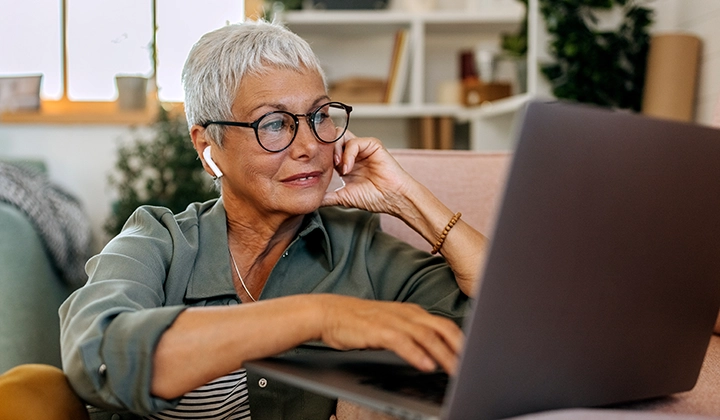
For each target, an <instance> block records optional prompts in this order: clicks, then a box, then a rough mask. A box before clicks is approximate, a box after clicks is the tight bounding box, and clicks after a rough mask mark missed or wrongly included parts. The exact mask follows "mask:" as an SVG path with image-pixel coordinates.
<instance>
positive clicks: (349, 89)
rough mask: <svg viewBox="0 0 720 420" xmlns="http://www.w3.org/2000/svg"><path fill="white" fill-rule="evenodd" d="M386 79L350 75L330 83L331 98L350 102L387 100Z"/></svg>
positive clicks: (377, 102)
mask: <svg viewBox="0 0 720 420" xmlns="http://www.w3.org/2000/svg"><path fill="white" fill-rule="evenodd" d="M385 85H386V83H385V80H382V79H375V78H369V77H350V78H346V79H341V80H336V81H334V82H332V83H331V84H330V92H329V93H330V98H332V100H333V101H340V102H345V103H348V104H379V103H382V102H384V100H385V90H386V88H385Z"/></svg>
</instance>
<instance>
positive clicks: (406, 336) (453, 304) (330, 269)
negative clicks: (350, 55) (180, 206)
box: [61, 22, 485, 418]
mask: <svg viewBox="0 0 720 420" xmlns="http://www.w3.org/2000/svg"><path fill="white" fill-rule="evenodd" d="M183 83H184V87H185V92H186V98H185V111H186V114H187V118H188V124H189V127H190V134H191V137H192V141H193V144H194V146H195V149H196V150H197V152H198V156H199V157H200V159H201V161H202V164H203V167H204V168H205V170H206V171H207V172H208V173H209V174H210V175H212V176H213V177H215V178H216V182H217V184H218V186H219V188H220V191H221V198H220V199H218V200H213V201H210V202H207V203H196V204H193V205H190V206H189V207H188V209H187V210H186V211H184V212H183V213H180V214H178V215H173V214H172V213H170V212H169V211H168V210H167V209H162V208H154V207H142V208H140V209H138V211H136V212H135V214H134V215H133V216H132V217H131V218H130V219H129V220H128V222H127V224H126V226H125V228H124V230H123V232H122V233H121V234H120V235H118V236H117V237H116V238H114V239H113V240H112V241H110V243H109V244H108V245H107V246H106V248H105V249H104V250H103V251H102V252H101V253H100V254H99V255H97V256H95V257H93V258H92V259H91V260H90V261H89V262H88V265H87V271H88V273H89V277H90V279H89V281H88V284H87V285H86V286H85V287H83V288H82V289H81V290H79V291H77V292H76V293H74V294H73V295H72V296H71V297H70V298H69V299H68V300H67V302H65V304H64V305H63V307H62V308H61V323H62V350H63V365H64V368H65V372H66V374H67V375H68V378H69V380H70V382H71V384H72V385H73V387H74V389H75V390H76V391H77V392H78V393H79V395H80V396H81V397H82V398H84V399H85V400H86V401H88V402H90V403H91V404H94V405H97V406H101V407H110V408H123V409H129V410H130V411H132V412H135V413H138V414H141V415H154V416H156V418H171V417H168V416H173V415H175V416H179V415H182V414H183V413H185V414H186V415H187V413H189V412H192V413H194V418H206V417H201V415H202V416H205V415H207V418H248V417H249V408H250V406H249V404H250V402H252V403H253V406H252V410H253V413H254V416H255V415H257V417H261V414H262V417H265V415H264V414H263V413H261V411H263V410H266V411H271V412H272V413H274V414H276V415H277V416H287V417H292V418H328V417H329V415H330V414H332V413H333V409H334V406H333V403H332V402H328V401H326V400H324V399H321V398H318V397H314V396H310V395H305V394H303V393H302V392H300V391H297V390H288V389H285V388H283V387H282V385H280V384H269V385H268V384H265V386H264V387H260V386H258V384H257V383H256V382H253V381H248V380H247V378H246V376H245V371H244V370H243V369H242V366H243V362H244V361H246V360H251V359H256V358H261V357H266V356H270V355H275V354H278V353H281V352H283V351H286V350H289V349H292V348H294V347H296V346H298V345H300V344H302V343H305V342H308V341H322V342H323V343H324V344H326V345H328V346H331V347H334V348H338V349H349V348H385V349H390V350H393V351H395V352H396V353H397V354H398V355H400V356H401V357H403V358H405V359H406V360H407V361H408V362H409V363H411V364H413V365H414V366H416V367H417V368H418V369H422V370H432V369H435V368H436V366H440V367H442V368H443V369H445V370H446V371H448V372H450V373H453V372H454V370H455V366H456V363H457V354H458V352H459V350H460V347H461V345H462V334H461V331H460V329H459V328H458V326H457V323H459V322H460V320H461V319H462V316H463V315H464V313H465V310H466V309H467V305H468V298H467V296H468V295H471V294H472V291H473V288H474V287H475V279H476V278H477V276H478V271H479V269H480V265H481V260H480V259H481V255H482V251H483V248H484V243H485V242H484V238H483V237H482V235H481V234H479V233H478V232H477V231H475V230H474V229H472V228H471V227H470V226H468V225H467V224H465V223H464V222H463V221H462V219H458V217H459V215H455V216H454V215H453V212H452V211H451V210H450V209H448V208H446V207H445V206H444V205H442V203H440V202H439V201H438V200H437V199H436V198H435V197H434V196H432V194H431V193H430V192H429V191H428V190H427V189H426V188H424V187H423V186H422V185H420V184H419V183H417V182H416V181H415V180H413V179H412V178H411V177H410V176H409V175H408V174H407V173H405V172H404V171H403V170H402V169H401V168H400V167H399V165H398V164H397V163H396V162H395V161H394V160H393V159H392V157H391V156H390V155H389V154H388V153H387V151H386V150H385V149H383V147H382V145H381V144H380V142H379V141H378V140H377V139H372V138H356V137H354V136H353V135H352V134H350V133H349V132H346V128H347V118H348V116H349V113H350V111H351V108H350V107H349V106H347V105H344V104H341V103H337V102H332V100H331V98H329V97H328V96H327V90H326V85H325V80H324V76H323V73H322V70H321V69H320V66H319V64H318V61H317V58H316V57H315V56H314V54H313V53H312V51H311V50H310V47H309V46H308V45H307V43H305V42H304V41H303V40H302V39H300V38H299V37H298V36H296V35H294V34H292V33H291V32H289V31H288V30H286V29H284V28H283V27H281V26H279V25H275V24H269V23H266V22H246V23H243V24H239V25H229V26H226V27H224V28H222V29H219V30H217V31H214V32H211V33H209V34H206V35H205V36H203V37H202V38H201V39H200V41H199V42H198V43H197V44H196V45H195V46H194V47H193V49H192V51H191V52H190V55H189V57H188V60H187V62H186V65H185V69H184V72H183ZM334 170H336V171H338V172H339V173H340V175H342V176H343V179H344V182H345V186H344V188H341V189H339V190H337V191H333V192H327V189H328V185H329V184H330V180H331V177H332V174H333V171H334ZM337 205H340V206H343V207H338V206H337ZM345 207H358V208H361V209H364V210H369V211H371V212H386V213H390V214H393V215H395V216H398V217H400V218H402V219H403V220H404V221H405V222H406V223H408V224H409V225H410V226H411V227H413V228H414V229H415V230H417V231H418V232H419V233H420V234H422V235H423V236H424V237H425V238H426V239H427V240H428V243H429V244H430V245H435V248H436V250H438V249H439V251H440V252H441V253H442V254H443V256H444V257H445V258H444V259H443V258H438V257H432V256H430V255H429V254H427V253H426V252H421V251H418V250H416V249H414V248H412V247H410V246H409V245H407V244H404V243H402V242H401V241H399V240H397V239H395V238H392V237H390V236H389V235H387V234H384V233H382V232H380V231H379V230H378V220H379V219H378V217H377V216H376V215H372V214H371V213H368V212H365V211H359V210H350V209H347V208H345ZM448 221H450V222H448ZM439 237H440V238H442V239H438V238H439ZM401 302H403V303H401ZM239 303H241V304H239ZM453 321H455V322H453ZM218 378H219V379H218ZM211 382H212V383H211ZM248 388H250V398H249V401H248ZM289 413H292V414H289Z"/></svg>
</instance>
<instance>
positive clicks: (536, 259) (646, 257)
mask: <svg viewBox="0 0 720 420" xmlns="http://www.w3.org/2000/svg"><path fill="white" fill-rule="evenodd" d="M495 226H496V230H495V233H494V235H493V237H492V239H493V241H492V245H491V250H490V254H489V256H488V260H487V261H488V262H487V266H486V267H485V273H484V276H483V280H482V284H481V287H480V292H479V295H478V297H477V301H476V308H475V311H474V312H473V315H472V316H471V319H470V320H469V321H468V322H469V325H466V327H467V328H466V331H467V332H468V340H467V343H466V348H465V351H464V355H463V358H462V361H461V365H460V366H461V368H460V374H459V376H458V377H457V380H456V381H454V383H453V386H452V390H451V393H450V395H449V397H450V400H449V401H447V400H446V404H445V412H444V415H443V418H448V419H449V418H451V419H490V418H501V417H509V416H514V415H518V414H522V413H527V412H533V411H540V410H545V409H553V408H561V407H580V406H597V405H604V404H610V403H617V402H621V401H628V400H636V399H643V398H649V397H655V396H660V395H667V394H670V393H674V392H679V391H685V390H689V389H691V388H692V387H693V385H694V383H695V381H696V379H697V376H698V373H699V370H700V367H701V364H702V361H703V357H704V354H705V350H706V348H707V344H708V341H709V339H710V335H711V331H712V327H713V324H714V321H715V318H716V316H717V314H718V302H719V301H720V131H718V130H713V129H710V128H706V127H700V126H696V125H689V124H682V123H676V122H669V121H659V120H653V119H648V118H644V117H641V116H638V115H632V114H625V113H620V112H612V111H608V110H602V109H597V108H594V107H586V106H577V105H568V104H562V103H540V102H534V103H530V104H529V106H528V108H527V109H526V112H525V115H524V120H523V124H522V127H521V129H520V132H519V134H518V145H517V149H516V153H515V156H514V162H513V165H512V169H511V173H510V175H509V178H508V183H507V187H506V192H505V196H504V200H503V204H502V206H501V209H500V213H499V217H498V220H497V222H496V225H495Z"/></svg>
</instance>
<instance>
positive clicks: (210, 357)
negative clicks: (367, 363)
mask: <svg viewBox="0 0 720 420" xmlns="http://www.w3.org/2000/svg"><path fill="white" fill-rule="evenodd" d="M310 340H322V341H323V342H325V343H326V344H328V345H329V346H331V347H333V348H336V349H356V348H376V349H388V350H392V351H394V352H395V353H397V354H398V355H399V356H400V357H402V358H403V359H405V360H406V361H408V362H409V363H410V364H412V365H413V366H415V367H416V368H418V369H421V370H427V371H432V370H434V369H435V368H436V367H437V366H441V367H442V368H443V369H445V371H447V372H449V373H454V372H455V370H456V367H457V354H458V353H459V352H460V348H461V347H462V344H461V343H462V331H460V329H459V328H458V326H457V325H456V324H455V323H454V322H453V321H451V320H449V319H446V318H443V317H440V316H436V315H431V314H429V313H428V312H427V311H426V310H424V309H422V308H420V307H419V306H417V305H413V304H409V303H400V302H380V301H373V300H364V299H358V298H354V297H349V296H340V295H330V294H309V295H296V296H288V297H283V298H277V299H270V300H267V301H261V302H257V303H251V304H242V305H237V306H228V307H212V308H210V307H204V308H189V309H187V310H185V311H184V312H183V313H181V314H180V315H179V316H178V317H177V318H176V320H175V322H174V323H173V325H172V326H171V327H170V328H169V329H168V330H167V331H166V332H165V334H164V335H163V336H162V337H161V338H160V342H159V343H158V346H157V349H156V351H155V354H154V356H153V361H154V366H153V378H152V393H153V394H154V395H156V396H158V397H161V398H166V399H169V398H176V397H179V396H181V395H183V394H185V393H187V392H189V391H191V390H193V389H196V388H198V387H200V386H202V385H204V384H206V383H208V382H209V381H211V380H213V379H215V378H218V377H220V376H222V375H226V374H227V373H229V372H232V371H234V370H237V369H238V368H240V367H242V365H243V363H244V362H245V361H246V360H252V359H258V358H262V357H267V356H272V355H275V354H278V353H281V352H283V351H285V350H289V349H291V348H292V347H295V346H297V345H299V344H302V343H304V342H306V341H310Z"/></svg>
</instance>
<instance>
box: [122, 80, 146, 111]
mask: <svg viewBox="0 0 720 420" xmlns="http://www.w3.org/2000/svg"><path fill="white" fill-rule="evenodd" d="M147 85H148V79H147V77H144V76H124V75H117V76H115V86H116V87H117V91H118V100H117V104H118V109H120V110H121V111H142V110H144V109H145V107H146V106H147Z"/></svg>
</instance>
